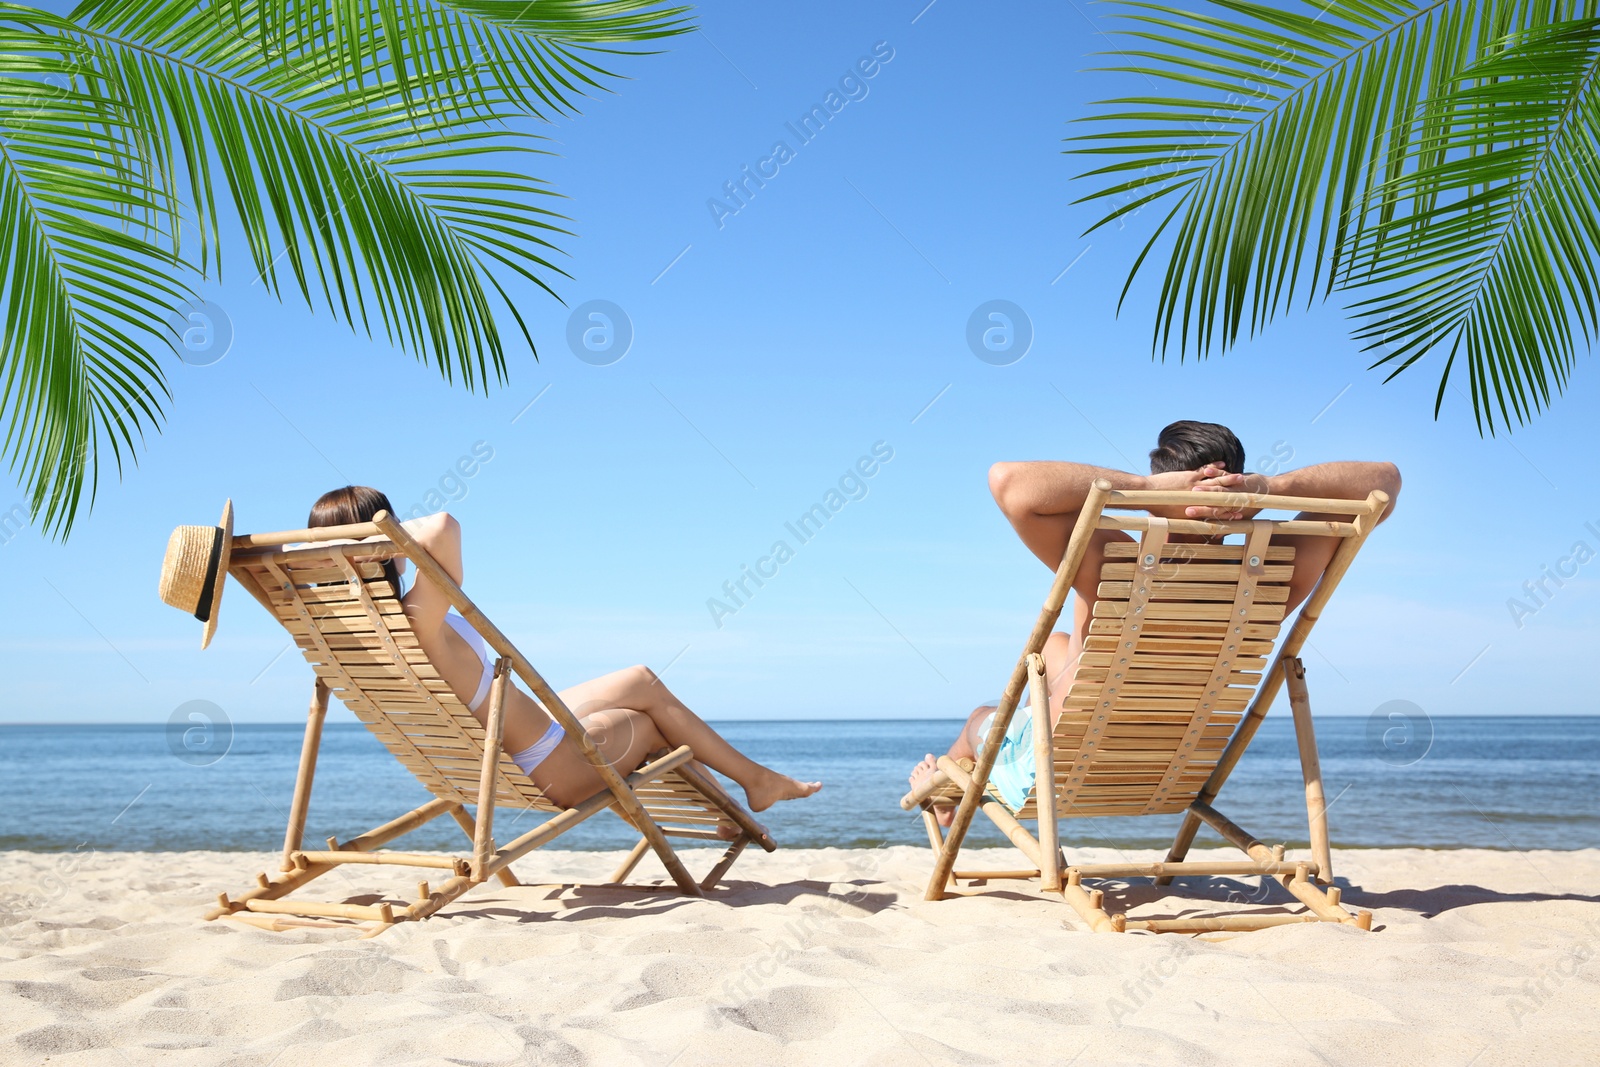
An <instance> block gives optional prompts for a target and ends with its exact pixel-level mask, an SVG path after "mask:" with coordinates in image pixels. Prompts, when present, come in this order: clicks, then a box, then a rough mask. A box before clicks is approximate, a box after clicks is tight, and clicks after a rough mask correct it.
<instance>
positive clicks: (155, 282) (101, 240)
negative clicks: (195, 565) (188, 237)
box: [0, 13, 189, 528]
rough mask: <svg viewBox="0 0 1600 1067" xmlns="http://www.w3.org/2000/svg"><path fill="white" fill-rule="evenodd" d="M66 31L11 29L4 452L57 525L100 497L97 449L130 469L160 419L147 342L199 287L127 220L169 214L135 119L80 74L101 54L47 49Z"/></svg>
mask: <svg viewBox="0 0 1600 1067" xmlns="http://www.w3.org/2000/svg"><path fill="white" fill-rule="evenodd" d="M63 29H64V26H63V25H62V22H61V20H58V19H55V18H54V17H53V16H49V15H47V14H43V13H35V14H33V15H31V16H30V17H28V18H27V19H26V20H20V21H7V22H5V23H0V53H3V54H4V55H5V63H4V68H3V71H0V116H3V120H4V121H3V128H0V245H3V247H4V248H5V249H6V259H7V263H6V275H5V285H4V288H3V291H0V302H3V304H4V307H5V322H6V332H5V338H4V341H3V342H0V372H3V375H0V418H3V419H4V426H5V432H4V438H3V443H0V454H3V455H4V457H5V459H6V460H7V461H8V462H9V463H10V464H11V466H12V467H13V469H15V470H17V471H18V472H20V474H21V475H22V478H23V481H24V484H25V485H26V487H27V488H28V491H29V504H30V507H31V510H32V512H33V514H34V516H35V517H36V518H39V519H41V520H42V521H43V523H44V524H45V526H46V527H47V528H56V527H58V528H67V527H70V526H71V524H72V521H73V518H74V517H75V515H76V513H77V508H78V505H79V502H80V500H81V499H82V497H83V494H84V491H85V488H86V486H85V483H86V481H87V482H88V483H89V484H88V489H89V491H90V493H91V498H92V493H93V483H94V463H93V456H94V454H95V451H96V444H97V442H99V441H102V440H103V441H104V442H106V443H107V444H108V445H109V446H110V448H111V451H112V456H113V458H114V459H115V461H116V464H117V466H118V468H119V470H120V468H121V465H122V461H123V459H124V457H125V456H127V455H128V454H129V453H130V452H131V450H133V449H134V448H135V447H136V444H137V439H138V438H140V437H142V436H143V434H144V432H145V431H146V430H147V429H149V428H153V427H154V426H156V425H158V424H159V422H160V419H161V400H162V398H163V397H166V396H167V395H168V393H167V388H166V382H165V378H164V376H163V374H162V371H161V367H160V364H159V363H158V362H157V360H156V359H154V358H153V357H152V356H151V355H150V354H149V351H148V347H149V346H150V345H151V344H152V343H155V344H159V343H160V342H161V340H162V339H163V338H165V337H166V336H168V335H170V329H169V328H168V327H167V326H166V324H165V323H166V316H167V314H168V311H169V309H170V308H171V307H173V306H176V305H178V304H181V303H182V302H183V301H184V300H185V299H186V298H187V297H188V295H189V294H188V290H187V289H186V288H185V287H183V286H182V285H181V284H179V283H177V282H174V281H172V280H170V277H169V276H170V274H171V271H172V267H173V260H172V257H171V256H170V255H169V254H167V253H165V252H164V251H163V248H162V245H161V243H160V241H159V238H160V237H161V234H160V233H159V232H158V231H155V230H150V229H145V230H143V231H141V230H139V229H135V228H130V227H129V226H128V225H127V222H128V219H129V218H130V217H135V216H143V215H146V214H148V213H149V212H150V209H152V208H154V209H156V210H155V217H156V218H158V219H167V218H170V217H171V212H170V205H169V204H168V203H167V197H166V193H165V192H164V190H163V189H161V188H160V187H159V186H157V185H152V184H151V183H150V182H149V181H148V179H147V175H146V168H145V166H144V161H143V160H141V159H140V158H139V157H138V156H137V154H136V153H134V152H132V151H131V150H130V149H129V147H128V146H129V143H130V138H129V137H128V126H129V121H128V116H127V114H126V112H125V111H124V110H123V109H122V108H120V107H119V106H118V104H117V102H116V101H115V100H114V99H111V98H109V97H108V96H107V95H106V94H105V93H104V92H103V89H104V86H103V85H102V84H100V83H98V82H97V81H96V80H94V79H92V78H91V79H84V78H82V77H81V76H80V75H79V74H78V70H79V69H80V68H81V66H82V65H83V63H85V62H86V61H87V60H88V58H89V56H88V50H87V49H85V48H82V47H81V46H74V45H73V44H72V42H70V41H63V40H60V39H57V40H56V41H55V42H54V43H53V44H50V45H46V46H44V47H41V45H42V44H44V43H45V42H47V41H49V40H50V35H51V34H52V33H60V32H61V31H62V30H63ZM47 79H54V83H53V82H52V81H50V80H47ZM66 82H76V83H77V86H76V87H75V88H61V87H60V84H61V83H66ZM169 343H170V342H169Z"/></svg>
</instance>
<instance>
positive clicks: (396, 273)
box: [0, 0, 682, 534]
mask: <svg viewBox="0 0 1600 1067" xmlns="http://www.w3.org/2000/svg"><path fill="white" fill-rule="evenodd" d="M678 11H679V9H675V8H672V9H660V8H657V7H655V6H653V5H651V4H639V3H553V4H552V3H546V2H544V0H541V2H540V3H539V4H537V5H527V4H526V3H523V4H520V5H511V4H504V5H502V4H497V3H491V2H489V0H480V2H478V3H475V4H472V5H462V4H448V5H447V4H442V3H441V4H434V5H427V4H420V3H417V4H412V5H411V6H405V4H402V3H400V2H399V0H382V2H381V3H379V4H378V5H376V6H373V7H372V8H371V9H370V10H369V9H368V8H364V7H361V5H350V4H339V5H331V6H330V5H321V6H313V5H303V6H300V7H296V6H293V5H286V4H283V3H278V4H276V6H274V5H273V4H255V5H245V6H241V5H240V4H238V3H227V4H207V5H201V6H199V7H196V6H194V5H192V4H190V5H187V6H185V5H180V4H173V3H170V2H168V0H131V2H130V0H105V2H97V3H93V4H91V5H88V6H86V7H85V8H83V9H80V15H81V19H80V20H79V21H77V22H74V21H72V20H68V19H63V18H61V17H59V16H55V15H51V14H48V13H45V12H40V11H36V10H34V9H31V8H27V7H23V6H20V5H16V4H10V3H4V2H0V139H3V140H0V151H3V153H4V154H3V155H0V226H3V227H4V233H5V235H6V247H7V248H8V249H14V250H15V251H12V252H10V253H9V258H8V263H7V267H8V272H7V273H6V274H5V276H4V281H3V285H4V290H3V297H4V299H5V301H6V304H7V315H8V317H7V321H8V323H13V322H17V323H22V324H23V325H22V326H21V327H20V328H18V329H17V330H15V331H13V332H10V333H9V334H8V337H7V339H6V344H5V347H4V348H3V349H0V382H3V390H4V391H3V392H0V418H3V419H4V441H3V450H4V452H5V455H6V458H7V459H8V461H9V462H10V463H11V465H12V467H13V469H14V470H16V471H17V472H18V473H19V475H20V476H21V478H22V479H23V481H24V484H25V485H26V486H27V488H28V491H29V493H30V499H31V501H32V506H33V511H34V514H35V517H36V518H38V519H40V520H41V521H42V525H43V526H44V527H45V528H46V529H47V530H51V531H54V532H56V533H58V534H65V533H66V532H67V531H68V530H69V529H70V527H71V525H72V522H73V519H74V517H75V516H76V514H77V508H78V506H79V502H80V498H81V496H82V495H83V493H84V491H85V487H86V486H87V487H88V488H89V490H90V491H91V493H92V489H93V486H94V485H95V484H96V480H97V477H98V469H99V468H98V465H99V460H100V456H101V449H102V448H104V447H106V446H109V447H110V449H111V451H112V456H111V458H113V459H114V460H115V461H116V463H117V466H118V469H119V471H120V469H121V464H122V460H123V458H124V457H126V456H131V455H133V454H134V448H135V445H136V441H137V439H138V438H140V437H142V435H143V434H144V433H145V432H146V431H147V430H149V429H154V428H158V427H159V425H160V420H161V414H162V413H161V405H160V398H161V397H162V396H164V395H165V385H164V381H163V379H162V377H161V371H160V367H159V364H158V363H157V362H156V361H155V360H154V359H153V358H152V357H151V356H150V354H149V352H150V350H151V349H152V348H157V349H159V347H160V345H162V344H165V345H166V346H168V347H169V348H170V347H171V346H172V345H173V341H174V339H175V338H174V336H173V330H172V328H171V327H170V326H169V325H168V322H169V321H170V320H171V319H172V317H173V314H174V312H175V311H176V310H178V309H179V308H181V307H182V306H183V305H184V304H185V303H186V302H187V301H188V300H189V299H190V293H189V291H188V290H187V288H186V287H185V286H184V285H183V284H182V283H181V282H180V281H178V280H176V279H179V278H181V277H183V276H184V275H186V274H189V273H197V274H198V275H201V276H210V275H213V274H215V275H216V276H218V277H220V276H221V274H222V269H223V262H224V257H223V255H222V251H221V248H220V246H219V235H220V233H222V232H223V230H224V229H225V223H226V222H227V221H228V220H230V219H231V220H234V221H236V223H237V227H236V228H237V229H238V230H239V231H240V232H242V234H243V236H244V244H245V247H246V251H247V252H248V262H249V264H250V267H251V273H252V274H253V275H254V276H255V277H256V278H258V279H259V280H260V281H261V282H263V283H264V284H265V285H266V286H267V288H268V289H270V290H271V291H273V292H275V293H278V294H280V295H282V294H284V293H286V292H289V293H295V294H298V296H299V298H300V299H302V300H304V301H305V302H306V303H307V304H309V305H311V306H313V307H318V308H322V309H325V310H327V311H329V312H331V313H332V314H334V315H335V317H338V318H342V319H344V320H346V321H347V322H349V323H350V324H352V325H353V326H355V327H357V328H359V329H362V330H365V331H367V332H369V333H377V332H381V333H382V335H383V336H385V337H387V338H388V339H389V340H391V341H392V342H393V343H395V344H397V345H398V346H400V347H402V348H404V349H407V350H409V351H411V352H413V353H414V354H415V355H416V356H417V357H418V358H419V359H424V360H426V361H428V362H431V363H432V364H433V365H435V366H436V367H437V368H438V369H439V370H440V372H441V373H442V374H443V375H444V376H445V378H446V379H447V380H452V381H454V380H456V379H457V378H459V379H460V380H461V381H462V382H463V383H464V384H465V385H466V386H467V387H468V388H478V387H487V386H488V384H489V383H490V382H491V381H494V380H501V379H503V378H504V376H505V373H506V355H505V343H504V341H503V339H502V336H501V331H500V328H499V325H498V322H497V318H496V309H497V308H499V307H505V308H507V309H508V310H509V311H510V314H511V317H512V319H513V321H515V323H516V324H517V327H518V329H520V330H521V332H522V336H523V338H524V339H525V340H526V341H527V343H528V344H529V347H530V348H531V347H532V339H531V337H529V336H528V334H527V330H526V327H525V325H524V323H523V316H522V315H521V313H520V312H519V311H518V309H517V307H516V305H515V303H514V296H513V293H512V291H511V290H508V289H507V282H509V281H510V277H509V275H514V276H516V277H517V278H519V279H521V280H522V281H523V282H525V283H527V284H529V285H532V286H533V287H535V288H536V289H538V290H542V291H545V292H549V291H550V282H551V280H552V278H553V276H555V275H558V274H560V273H561V271H560V270H559V268H558V267H557V266H556V265H555V264H554V262H553V256H554V253H555V252H556V241H557V240H558V239H559V238H560V237H562V236H564V235H566V233H567V231H566V230H565V229H564V228H563V226H562V222H563V220H562V218H561V216H560V215H558V214H556V213H555V212H554V211H553V210H551V208H549V207H548V206H546V205H547V204H549V203H550V201H549V198H550V197H551V196H552V195H554V194H553V193H552V191H551V190H550V189H549V187H548V186H547V185H546V184H545V183H543V182H542V181H540V180H539V179H537V178H535V177H533V176H531V174H529V170H530V169H531V168H530V165H529V164H530V161H531V159H532V158H534V157H535V156H536V155H538V154H540V153H542V152H543V151H544V149H543V148H542V147H541V143H540V140H539V139H538V138H535V137H533V136H532V135H530V134H528V133H526V132H523V131H521V130H520V129H519V128H518V127H517V125H516V122H517V120H518V118H519V116H524V115H527V114H528V113H529V112H530V111H535V110H537V109H538V108H539V107H543V108H545V109H546V110H566V111H570V110H571V107H572V103H573V100H574V98H575V97H576V96H578V95H579V94H580V93H582V92H584V91H587V90H589V89H593V88H595V87H596V86H598V85H599V84H600V82H599V80H598V79H599V77H600V75H602V74H603V73H604V72H603V71H602V70H601V68H600V67H598V66H597V65H595V64H594V62H593V61H592V60H591V59H589V58H588V56H589V54H591V53H595V52H606V51H615V50H617V49H614V48H611V47H609V46H610V45H612V44H615V43H625V42H627V41H630V40H648V39H652V38H654V37H659V36H662V35H665V34H670V33H675V32H680V30H681V29H682V27H681V26H680V25H678V22H679V21H681V20H679V19H678V18H677V12H678ZM352 12H354V14H352ZM535 16H537V17H535ZM51 82H54V83H55V84H51ZM63 85H64V86H65V88H62V86H63ZM186 225H193V226H194V227H195V228H197V229H198V232H199V235H200V236H199V239H198V241H188V242H185V241H183V240H181V239H180V235H181V234H182V233H183V231H184V229H185V227H186ZM507 272H509V275H507ZM497 275H500V276H497ZM91 499H92V496H91Z"/></svg>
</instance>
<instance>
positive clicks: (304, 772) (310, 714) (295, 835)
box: [278, 678, 328, 872]
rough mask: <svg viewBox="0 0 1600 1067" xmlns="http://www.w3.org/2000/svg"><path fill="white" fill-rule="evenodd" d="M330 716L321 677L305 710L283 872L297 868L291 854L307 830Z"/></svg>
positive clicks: (325, 690) (285, 840)
mask: <svg viewBox="0 0 1600 1067" xmlns="http://www.w3.org/2000/svg"><path fill="white" fill-rule="evenodd" d="M327 717H328V686H327V683H326V682H324V681H323V680H322V679H321V678H318V679H317V681H316V684H315V685H314V686H313V687H312V690H311V708H310V710H309V711H307V712H306V734H305V739H304V740H303V741H302V742H301V743H300V769H299V771H297V772H296V773H295V779H294V798H293V799H292V800H291V801H290V802H289V826H288V828H287V829H286V830H285V831H284V834H283V859H282V861H281V862H280V863H279V864H278V869H279V870H280V871H285V872H287V871H292V870H294V861H293V860H291V859H290V858H289V857H290V854H291V853H293V852H295V851H297V850H298V849H299V848H300V844H301V842H302V841H303V840H304V838H305V833H306V811H307V810H308V809H309V808H310V806H311V783H312V781H313V779H315V778H316V776H317V753H318V752H319V751H321V749H322V722H323V720H324V719H326V718H327Z"/></svg>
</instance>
